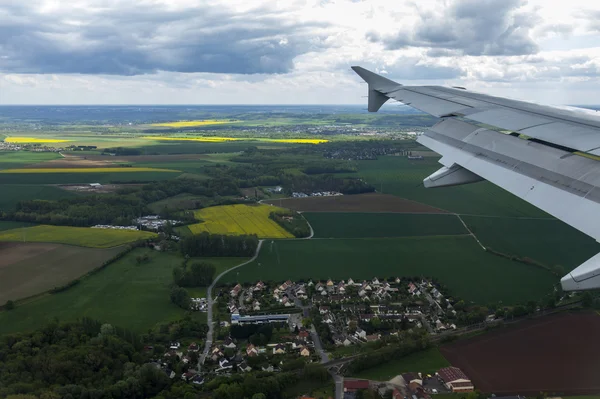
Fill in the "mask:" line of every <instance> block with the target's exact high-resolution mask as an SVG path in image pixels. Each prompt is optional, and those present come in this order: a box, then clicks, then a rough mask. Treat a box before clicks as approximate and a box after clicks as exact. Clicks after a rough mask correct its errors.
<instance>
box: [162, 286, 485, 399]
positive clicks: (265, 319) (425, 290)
mask: <svg viewBox="0 0 600 399" xmlns="http://www.w3.org/2000/svg"><path fill="white" fill-rule="evenodd" d="M453 302H454V301H453V300H452V299H451V298H446V297H445V295H444V294H443V291H442V290H441V288H440V287H439V286H437V285H436V284H435V283H434V282H433V281H429V280H426V279H400V278H388V279H381V280H380V279H379V278H377V277H374V278H373V279H370V280H361V281H354V280H353V279H352V278H349V279H348V280H340V281H334V280H331V279H330V280H325V281H312V280H309V281H306V282H304V281H300V282H293V281H291V280H288V281H285V282H283V283H274V282H263V281H259V282H257V283H256V284H253V285H247V284H246V285H242V284H235V285H228V286H221V287H219V288H218V289H217V295H216V298H215V305H216V312H217V317H216V319H217V321H218V323H217V325H216V326H215V329H216V331H215V335H216V339H215V341H214V342H213V344H212V345H211V346H210V348H209V351H208V352H207V353H206V357H205V358H204V359H202V355H201V354H200V353H199V350H200V349H199V346H200V345H199V344H198V343H196V342H191V343H189V344H188V345H186V346H182V345H181V343H180V342H173V343H171V345H170V347H169V348H168V350H166V352H165V353H164V355H163V357H162V358H161V359H159V360H157V361H156V362H155V363H154V364H155V365H156V367H157V368H161V369H162V370H164V371H165V373H167V375H168V376H169V377H170V378H181V379H182V380H184V381H187V382H189V383H191V384H197V385H202V384H204V382H205V381H207V380H210V379H212V378H214V377H217V376H230V375H233V374H239V373H242V374H243V373H249V372H252V371H260V372H273V373H277V372H281V371H291V370H297V369H300V368H302V367H304V366H305V365H307V364H310V363H315V364H325V365H327V364H331V362H335V359H340V360H342V363H340V364H341V365H343V360H344V357H346V356H347V351H346V349H344V348H348V347H352V346H354V347H356V348H359V347H362V346H365V347H369V345H378V344H377V343H379V344H380V345H382V344H383V343H384V342H386V341H387V340H390V339H393V338H394V337H395V339H399V338H398V336H399V335H402V334H404V333H405V332H408V333H413V334H416V335H418V334H423V335H429V336H435V335H437V334H441V333H444V332H445V331H448V330H454V329H456V328H457V324H459V322H458V320H459V319H460V315H461V313H462V312H463V311H462V310H458V311H457V310H456V309H455V308H454V306H453ZM192 306H193V309H194V310H201V311H205V310H206V307H207V302H206V299H205V298H194V301H193V305H192ZM390 342H391V341H390ZM374 348H375V347H374ZM342 369H343V367H340V368H338V369H337V372H340V373H343V370H342ZM175 370H178V372H175ZM200 370H201V371H200ZM343 385H344V397H345V398H348V399H353V398H355V397H357V396H356V395H357V392H359V391H361V390H365V389H366V390H373V391H375V392H378V393H379V394H381V395H382V396H383V395H384V394H387V395H388V396H389V394H390V393H391V394H392V397H393V398H400V397H401V398H406V397H414V398H419V399H429V398H430V397H431V395H435V394H437V393H448V392H470V391H473V390H474V387H473V384H472V383H471V381H470V379H469V378H468V377H467V376H466V375H465V373H464V372H463V371H462V370H460V369H457V368H456V367H446V368H443V369H440V370H438V371H437V372H436V373H435V374H434V375H430V374H424V373H420V372H419V371H418V370H415V371H414V372H409V373H406V372H403V371H402V370H399V371H398V375H397V376H396V377H395V378H393V379H392V380H390V381H384V382H382V381H369V380H360V379H354V378H345V379H344V383H343ZM413 395H414V396H413Z"/></svg>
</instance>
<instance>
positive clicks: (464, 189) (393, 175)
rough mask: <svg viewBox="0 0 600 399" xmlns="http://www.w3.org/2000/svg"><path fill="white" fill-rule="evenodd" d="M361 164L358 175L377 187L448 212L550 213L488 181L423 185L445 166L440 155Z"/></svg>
mask: <svg viewBox="0 0 600 399" xmlns="http://www.w3.org/2000/svg"><path fill="white" fill-rule="evenodd" d="M358 166H359V175H360V176H362V177H363V178H364V179H365V180H366V181H367V182H369V183H370V184H372V185H373V186H375V188H376V189H377V191H382V192H383V193H385V194H394V195H397V196H399V197H403V198H408V199H411V200H414V201H418V202H423V203H425V204H428V205H432V206H435V207H438V208H442V209H445V210H447V211H451V212H455V213H461V214H477V215H500V216H534V217H545V216H548V215H547V214H546V213H544V212H542V211H541V210H539V209H537V208H535V207H534V206H533V205H529V204H528V203H527V202H525V201H523V200H521V199H520V198H518V197H516V196H514V195H512V194H510V193H509V192H507V191H505V190H503V189H501V188H499V187H497V186H494V185H493V184H491V183H488V182H480V183H474V184H468V185H464V186H456V187H444V188H435V189H431V188H429V189H427V188H425V187H423V179H424V178H425V177H427V176H428V175H430V174H431V173H433V172H435V171H436V170H437V169H439V168H440V167H441V166H442V165H441V164H439V163H438V162H437V158H433V157H431V158H425V159H424V160H420V161H418V160H409V159H408V158H406V157H395V156H382V157H379V159H378V160H377V161H359V162H358Z"/></svg>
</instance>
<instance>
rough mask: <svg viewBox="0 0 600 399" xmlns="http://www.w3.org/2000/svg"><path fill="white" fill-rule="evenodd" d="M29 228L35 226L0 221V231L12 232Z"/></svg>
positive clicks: (32, 224) (25, 223)
mask: <svg viewBox="0 0 600 399" xmlns="http://www.w3.org/2000/svg"><path fill="white" fill-rule="evenodd" d="M31 226H35V224H34V223H27V222H11V221H3V220H0V231H5V230H13V229H19V228H21V227H31Z"/></svg>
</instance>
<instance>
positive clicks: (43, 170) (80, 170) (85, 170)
mask: <svg viewBox="0 0 600 399" xmlns="http://www.w3.org/2000/svg"><path fill="white" fill-rule="evenodd" d="M133 172H181V171H180V170H173V169H159V168H136V167H132V168H18V169H5V170H0V173H25V174H31V173H133Z"/></svg>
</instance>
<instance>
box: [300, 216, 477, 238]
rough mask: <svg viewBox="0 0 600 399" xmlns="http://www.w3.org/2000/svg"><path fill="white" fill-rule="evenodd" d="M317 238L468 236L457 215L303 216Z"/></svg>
mask: <svg viewBox="0 0 600 399" xmlns="http://www.w3.org/2000/svg"><path fill="white" fill-rule="evenodd" d="M302 215H304V217H305V218H306V219H308V221H309V223H310V225H311V226H312V228H313V230H314V232H315V237H316V238H361V237H365V238H368V237H408V236H426V235H454V234H468V232H467V230H466V229H465V227H464V226H463V224H462V223H461V222H460V220H459V219H458V217H456V216H455V215H444V214H435V215H429V214H421V215H419V214H408V213H405V214H402V213H344V212H332V213H326V212H304V213H303V214H302Z"/></svg>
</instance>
